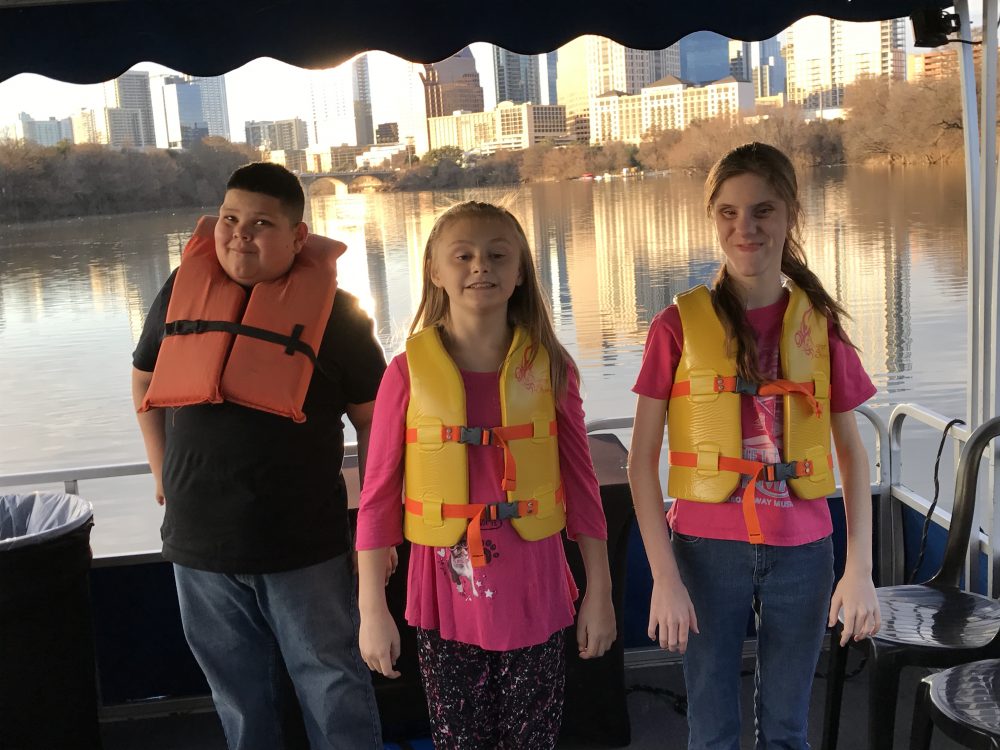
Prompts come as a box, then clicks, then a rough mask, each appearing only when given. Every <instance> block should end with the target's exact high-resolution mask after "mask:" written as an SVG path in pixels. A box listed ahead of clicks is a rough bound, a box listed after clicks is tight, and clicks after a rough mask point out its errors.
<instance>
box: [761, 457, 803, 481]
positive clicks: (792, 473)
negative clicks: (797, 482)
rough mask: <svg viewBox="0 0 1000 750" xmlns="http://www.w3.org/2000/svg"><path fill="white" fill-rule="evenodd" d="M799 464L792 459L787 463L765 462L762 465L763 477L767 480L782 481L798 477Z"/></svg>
mask: <svg viewBox="0 0 1000 750" xmlns="http://www.w3.org/2000/svg"><path fill="white" fill-rule="evenodd" d="M799 468H800V467H799V464H798V462H797V461H792V462H791V463H787V464H766V465H765V466H764V479H765V480H766V481H768V482H783V481H785V480H786V479H798V478H799V476H800V474H799Z"/></svg>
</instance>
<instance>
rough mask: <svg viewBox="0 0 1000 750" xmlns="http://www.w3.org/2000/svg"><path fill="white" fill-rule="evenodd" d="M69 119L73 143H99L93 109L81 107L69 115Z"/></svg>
mask: <svg viewBox="0 0 1000 750" xmlns="http://www.w3.org/2000/svg"><path fill="white" fill-rule="evenodd" d="M69 120H70V126H71V127H72V130H73V143H100V138H99V136H98V130H97V119H96V118H95V117H94V110H92V109H81V110H80V111H79V112H77V113H76V114H74V115H70V118H69Z"/></svg>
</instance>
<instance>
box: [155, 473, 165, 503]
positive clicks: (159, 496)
mask: <svg viewBox="0 0 1000 750" xmlns="http://www.w3.org/2000/svg"><path fill="white" fill-rule="evenodd" d="M166 502H167V499H166V498H165V497H164V496H163V483H162V482H161V481H160V479H159V478H157V480H156V504H157V505H164V504H165V503H166Z"/></svg>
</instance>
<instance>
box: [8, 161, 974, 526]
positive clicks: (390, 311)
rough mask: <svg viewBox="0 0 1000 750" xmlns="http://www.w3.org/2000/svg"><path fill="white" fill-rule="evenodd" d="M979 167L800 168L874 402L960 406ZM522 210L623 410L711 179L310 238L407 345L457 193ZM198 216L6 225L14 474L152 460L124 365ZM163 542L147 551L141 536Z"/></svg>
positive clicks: (314, 216)
mask: <svg viewBox="0 0 1000 750" xmlns="http://www.w3.org/2000/svg"><path fill="white" fill-rule="evenodd" d="M963 195H964V177H963V174H962V172H961V170H960V169H951V170H919V169H908V170H895V171H890V170H868V169H863V168H851V169H847V170H822V171H816V172H813V173H810V174H807V175H805V178H804V184H803V187H802V196H803V207H804V211H805V216H806V224H805V228H804V229H805V241H806V242H805V245H806V250H807V254H808V256H809V261H810V264H811V266H812V267H813V268H814V269H815V270H816V272H817V273H818V274H819V276H820V277H821V278H822V280H823V282H824V284H825V285H826V286H827V288H828V289H829V290H830V292H831V293H832V294H833V295H834V296H835V297H836V298H837V299H839V300H841V301H842V302H843V303H844V304H845V306H846V307H847V309H848V311H849V312H850V314H851V315H852V317H853V320H852V322H851V323H850V324H849V333H850V335H851V337H852V339H853V340H854V342H855V343H856V344H857V345H858V346H859V347H860V349H861V350H862V358H863V361H864V364H865V366H866V368H867V369H868V370H869V372H871V373H872V375H873V378H874V380H875V382H876V384H877V385H878V387H879V395H878V396H877V398H876V402H877V403H878V404H887V403H890V402H892V403H895V402H899V401H919V402H921V403H924V404H926V405H928V406H931V407H932V408H934V409H936V410H938V411H940V412H942V413H944V414H954V415H963V413H964V409H965V397H964V387H965V349H966V346H965V325H966V324H965V316H966V312H965V299H966V289H965V283H966V281H965V273H966V267H967V259H966V251H965V245H966V238H965V228H964V226H965V208H964V201H963ZM470 197H475V198H477V199H481V200H494V201H499V202H502V203H504V204H505V205H508V206H509V208H510V209H511V210H512V211H513V212H514V213H515V214H516V215H517V216H518V217H519V218H520V219H521V220H522V223H523V225H524V228H525V231H526V233H527V235H528V238H529V241H530V242H531V245H532V249H533V253H534V257H535V262H536V265H537V268H538V273H539V277H540V280H541V283H542V285H543V287H544V288H545V290H546V292H547V294H548V296H549V300H550V303H551V306H552V310H553V316H554V318H555V322H556V327H557V330H558V333H559V335H560V337H561V339H562V340H563V342H564V343H565V344H566V345H567V347H568V348H569V349H570V351H571V352H572V353H573V355H574V356H575V357H576V358H577V360H578V363H579V365H580V367H581V370H582V372H583V377H584V387H585V393H586V408H587V413H588V417H589V418H600V417H609V416H618V415H623V414H628V413H629V412H630V411H631V410H632V403H633V402H632V397H631V395H630V393H629V389H630V387H631V385H632V383H633V381H634V378H635V375H636V373H637V372H638V368H639V363H640V359H641V352H642V345H643V342H644V340H645V335H646V331H647V329H648V326H649V322H650V320H651V319H652V317H653V315H655V314H656V313H657V312H658V311H659V310H661V309H662V308H663V307H665V306H666V305H668V304H669V303H670V301H671V299H672V297H673V296H674V295H675V294H676V293H678V292H680V291H683V290H684V289H687V288H688V287H690V286H692V285H693V284H697V283H702V282H707V281H708V280H709V279H710V278H711V277H712V275H713V274H714V272H715V269H716V267H717V265H718V262H719V255H718V251H717V250H716V241H715V237H714V229H713V226H712V224H711V222H710V221H709V219H708V218H707V217H706V216H705V212H704V209H703V207H702V181H701V180H700V179H696V178H690V177H686V176H683V175H675V176H672V177H669V178H664V179H649V180H637V181H622V180H617V181H612V182H604V183H593V182H573V183H558V184H541V185H537V186H533V187H528V188H524V189H522V190H516V191H512V190H484V191H474V192H441V193H408V194H375V195H347V196H325V197H319V198H316V199H314V200H313V201H312V202H311V205H310V206H309V213H308V216H307V220H308V221H309V222H310V226H311V228H312V229H313V231H315V232H317V233H320V234H326V235H328V236H332V237H335V238H337V239H340V240H342V241H344V242H346V243H347V244H348V246H349V250H348V252H347V253H346V254H345V255H344V256H343V258H342V260H341V262H340V263H339V265H338V274H339V283H340V284H341V286H342V287H343V288H345V289H347V290H349V291H351V292H352V293H354V294H356V295H357V296H358V297H359V298H360V299H361V302H362V304H363V305H364V306H365V308H366V309H367V310H368V311H369V312H370V313H371V314H372V316H373V317H374V318H375V320H376V332H377V335H378V337H379V340H380V341H381V342H382V344H383V346H384V347H385V349H386V351H387V353H390V354H392V353H395V352H397V351H399V350H400V349H401V348H402V346H403V342H404V340H405V337H406V333H407V331H408V328H409V324H410V320H411V318H412V315H413V313H414V311H415V308H416V305H417V302H418V300H419V296H420V269H421V259H422V254H423V248H424V243H425V242H426V238H427V236H428V234H429V232H430V229H431V226H432V225H433V222H434V219H435V217H436V216H437V215H439V214H440V213H441V212H442V211H443V210H445V209H446V208H447V207H449V206H450V205H453V204H454V203H455V202H457V201H459V200H464V199H468V198H470ZM200 213H202V212H201V211H197V210H193V211H186V212H178V213H171V214H153V215H140V216H127V217H114V218H100V219H83V220H76V221H66V222H57V223H49V224H37V225H29V226H20V227H13V228H6V229H4V230H3V234H2V236H0V351H2V352H3V367H0V389H2V392H3V393H4V394H5V397H4V399H3V400H2V402H0V429H2V430H3V434H4V435H5V436H16V439H14V440H10V439H7V440H5V441H4V450H3V452H2V454H0V472H14V471H29V470H38V469H42V468H53V467H65V466H69V465H87V464H94V463H115V462H119V461H134V460H142V458H143V453H142V446H141V441H140V439H139V435H138V430H137V429H136V427H135V423H134V416H133V414H132V409H131V401H130V396H129V386H128V363H129V357H130V353H131V350H132V348H133V346H134V343H135V341H136V340H137V338H138V335H139V332H140V330H141V328H142V323H143V320H144V317H145V314H146V311H147V309H148V308H149V305H150V304H151V302H152V300H153V298H154V297H155V295H156V293H157V291H158V290H159V288H160V286H161V285H162V283H163V282H164V280H165V279H166V278H167V276H168V275H169V273H170V272H171V270H172V269H173V268H174V267H176V265H177V264H178V263H179V261H180V253H181V250H182V248H183V246H184V243H185V242H186V241H187V238H188V236H189V235H190V232H191V229H192V228H193V226H194V224H195V221H196V219H197V217H198V215H199V214H200ZM143 546H151V545H148V544H147V545H143Z"/></svg>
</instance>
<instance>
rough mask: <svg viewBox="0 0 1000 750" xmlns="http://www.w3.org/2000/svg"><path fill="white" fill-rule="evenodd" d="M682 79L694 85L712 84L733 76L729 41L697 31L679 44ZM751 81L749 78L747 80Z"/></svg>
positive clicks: (719, 36) (709, 32)
mask: <svg viewBox="0 0 1000 750" xmlns="http://www.w3.org/2000/svg"><path fill="white" fill-rule="evenodd" d="M678 45H679V46H680V58H681V76H680V77H681V78H683V79H684V80H685V81H688V82H690V83H694V84H702V83H711V82H712V81H718V80H721V79H723V78H725V77H726V76H728V75H731V71H730V68H729V60H730V56H729V40H728V39H727V38H726V37H724V36H721V35H719V34H716V33H715V32H714V31H696V32H694V33H693V34H688V35H687V36H686V37H684V38H683V39H681V40H680V42H678ZM747 80H749V77H748V78H747Z"/></svg>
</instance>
